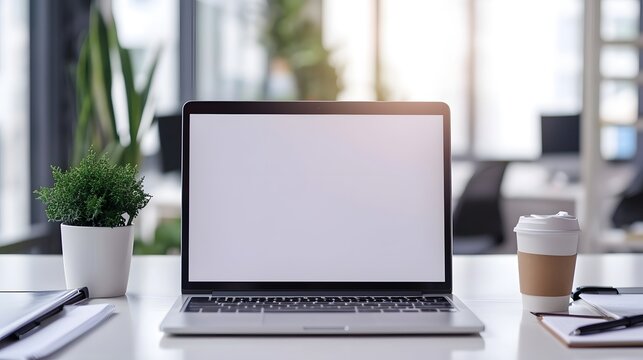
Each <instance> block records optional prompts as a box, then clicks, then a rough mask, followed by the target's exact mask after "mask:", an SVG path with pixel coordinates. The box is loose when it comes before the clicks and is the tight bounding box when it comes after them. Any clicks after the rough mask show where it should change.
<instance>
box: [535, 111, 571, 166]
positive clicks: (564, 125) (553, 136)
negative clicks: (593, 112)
mask: <svg viewBox="0 0 643 360" xmlns="http://www.w3.org/2000/svg"><path fill="white" fill-rule="evenodd" d="M540 125H541V129H542V131H541V137H540V139H541V142H542V155H543V156H545V155H565V154H567V155H578V154H579V153H580V115H579V114H574V115H542V116H541V117H540Z"/></svg>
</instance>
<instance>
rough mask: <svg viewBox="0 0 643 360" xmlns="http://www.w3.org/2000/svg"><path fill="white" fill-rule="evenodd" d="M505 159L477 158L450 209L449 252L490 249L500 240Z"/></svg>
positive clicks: (469, 252) (485, 251) (460, 252)
mask: <svg viewBox="0 0 643 360" xmlns="http://www.w3.org/2000/svg"><path fill="white" fill-rule="evenodd" d="M508 164H509V162H508V161H481V162H478V163H477V164H476V169H475V171H474V173H473V176H471V179H470V180H469V182H468V183H467V186H466V187H465V188H464V191H463V192H462V195H461V196H460V199H459V200H458V203H457V205H456V207H455V210H454V212H453V252H454V253H455V254H484V253H490V252H492V251H493V249H494V248H495V247H497V246H498V245H500V244H501V243H502V242H503V241H504V237H503V221H502V214H501V211H500V188H501V185H502V178H503V176H504V174H505V170H506V168H507V165H508Z"/></svg>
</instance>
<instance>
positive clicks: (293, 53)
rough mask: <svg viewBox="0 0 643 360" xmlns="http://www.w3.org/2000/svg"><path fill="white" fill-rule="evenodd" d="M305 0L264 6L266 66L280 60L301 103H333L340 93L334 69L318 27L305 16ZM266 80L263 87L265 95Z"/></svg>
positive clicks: (285, 0)
mask: <svg viewBox="0 0 643 360" xmlns="http://www.w3.org/2000/svg"><path fill="white" fill-rule="evenodd" d="M307 6H311V2H307V1H305V0H271V1H268V2H267V14H266V16H267V22H266V27H265V30H264V34H263V43H264V44H265V45H266V47H267V49H268V63H270V62H272V61H273V60H275V59H278V58H281V59H284V60H285V61H286V62H287V63H288V65H289V66H290V68H291V70H292V73H293V75H294V77H295V81H296V82H297V92H298V98H299V99H302V100H336V99H337V95H338V94H339V92H340V91H341V90H342V83H341V79H340V76H339V72H338V71H337V69H336V68H335V67H334V66H333V65H332V64H331V62H330V56H331V52H330V51H329V50H328V49H327V48H326V47H325V46H324V43H323V41H322V29H321V26H320V24H318V23H317V22H315V21H314V19H312V18H311V17H310V15H309V14H308V12H307V10H309V9H307V8H306V7H307ZM268 81H269V73H268V77H267V78H266V79H265V84H264V97H266V95H267V94H266V92H267V88H268V86H267V82H268Z"/></svg>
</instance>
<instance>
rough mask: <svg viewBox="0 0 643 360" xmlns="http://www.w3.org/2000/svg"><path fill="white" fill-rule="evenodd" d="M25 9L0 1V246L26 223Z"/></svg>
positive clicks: (17, 1) (12, 0)
mask: <svg viewBox="0 0 643 360" xmlns="http://www.w3.org/2000/svg"><path fill="white" fill-rule="evenodd" d="M28 6H29V2H28V1H23V0H4V1H0V245H1V244H2V243H3V242H6V241H10V240H14V239H15V238H17V237H19V236H24V235H25V234H26V233H27V232H28V229H29V223H30V219H29V202H30V197H31V191H30V189H29V184H30V182H29V166H28V164H29V92H28V91H29V89H28V84H29V11H28V10H29V7H28Z"/></svg>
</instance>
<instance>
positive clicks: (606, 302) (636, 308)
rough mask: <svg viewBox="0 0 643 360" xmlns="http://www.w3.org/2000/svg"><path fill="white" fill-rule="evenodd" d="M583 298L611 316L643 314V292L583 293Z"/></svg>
mask: <svg viewBox="0 0 643 360" xmlns="http://www.w3.org/2000/svg"><path fill="white" fill-rule="evenodd" d="M580 297H581V299H583V300H585V301H586V302H587V303H588V304H590V305H591V306H593V307H594V308H596V310H598V311H600V312H602V313H604V314H605V315H608V316H610V317H614V318H617V317H621V316H632V315H639V314H643V294H623V295H597V294H581V296H580Z"/></svg>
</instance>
